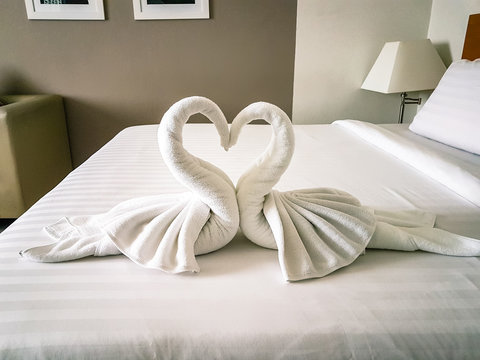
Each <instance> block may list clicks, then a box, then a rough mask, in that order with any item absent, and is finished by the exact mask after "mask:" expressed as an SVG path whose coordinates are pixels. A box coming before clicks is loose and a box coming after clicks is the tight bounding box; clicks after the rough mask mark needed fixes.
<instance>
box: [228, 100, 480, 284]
mask: <svg viewBox="0 0 480 360" xmlns="http://www.w3.org/2000/svg"><path fill="white" fill-rule="evenodd" d="M256 119H263V120H265V121H267V122H268V123H270V124H271V125H272V129H273V135H272V138H271V141H270V143H269V145H268V146H267V149H266V150H265V152H264V153H263V154H262V155H261V156H260V157H259V158H258V159H257V160H256V161H255V162H254V163H253V164H252V165H251V166H250V167H249V169H248V170H247V171H246V172H245V173H244V174H243V175H242V177H241V178H240V180H239V181H238V184H237V199H238V205H239V210H240V227H241V229H242V231H243V233H244V234H245V235H246V236H247V237H248V238H249V239H250V240H251V241H252V242H254V243H256V244H258V245H260V246H264V247H267V248H271V249H278V256H279V262H280V268H281V270H282V273H283V276H284V278H285V279H286V280H289V281H295V280H302V279H308V278H313V277H321V276H325V275H327V274H329V273H331V272H332V271H335V270H336V269H339V268H341V267H343V266H346V265H349V264H350V263H352V262H353V261H354V260H355V259H356V258H357V257H358V256H359V255H360V254H361V253H362V252H363V251H364V250H365V248H366V247H367V245H368V247H372V248H382V249H394V250H405V251H413V250H424V251H430V252H436V253H440V254H446V255H460V256H479V255H480V241H478V240H475V239H470V238H465V237H462V236H459V235H455V234H450V233H448V232H446V231H443V230H440V229H433V225H434V222H435V216H434V215H433V214H428V213H424V212H422V211H413V212H412V211H410V212H399V213H395V212H386V211H377V210H372V209H369V208H366V207H363V206H362V205H361V204H360V202H359V201H358V200H357V199H355V198H354V197H353V196H351V195H349V194H347V193H345V192H343V191H340V190H335V189H327V188H316V189H305V190H294V191H288V192H283V193H281V192H278V191H275V190H272V188H273V186H274V185H275V184H276V183H277V182H278V180H279V179H280V177H281V176H282V174H283V173H284V171H285V170H286V169H287V167H288V165H289V163H290V160H291V157H292V155H293V150H294V143H295V142H294V133H293V129H292V125H291V122H290V119H289V118H288V116H287V115H286V114H285V113H284V112H283V111H282V110H281V109H279V108H278V107H276V106H274V105H271V104H267V103H262V102H260V103H255V104H251V105H249V106H248V107H246V108H245V109H244V110H242V111H241V112H240V113H239V114H238V115H237V117H236V118H235V119H234V121H233V122H232V126H231V129H230V144H229V146H233V145H234V144H235V143H236V141H237V139H238V136H239V134H240V131H241V129H242V127H243V126H244V125H245V124H247V123H249V122H250V121H252V120H256ZM326 171H328V170H327V169H326Z"/></svg>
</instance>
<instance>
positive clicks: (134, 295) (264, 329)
mask: <svg viewBox="0 0 480 360" xmlns="http://www.w3.org/2000/svg"><path fill="white" fill-rule="evenodd" d="M157 128H158V126H157V125H144V126H135V127H131V128H127V129H125V130H123V131H121V132H120V133H119V134H118V135H117V136H116V137H115V138H113V139H112V140H111V141H110V142H109V143H108V144H106V145H105V146H104V147H103V148H102V149H100V150H99V151H98V152H97V153H95V154H94V155H93V156H92V157H91V158H90V159H88V160H87V161H86V162H85V163H84V164H82V165H81V166H80V167H78V168H77V169H75V170H74V171H73V172H72V173H70V174H69V175H68V176H67V177H66V178H65V179H64V180H63V181H62V182H61V183H60V184H59V185H58V186H57V187H55V188H54V189H53V190H52V191H51V192H49V193H48V194H47V195H46V196H44V197H43V198H42V199H40V200H39V201H38V202H37V203H36V204H35V205H33V206H32V207H31V208H30V209H29V210H28V211H27V212H26V213H25V214H24V215H22V216H21V217H20V218H19V219H18V220H17V221H15V222H14V223H13V224H12V225H11V226H10V227H9V228H8V229H6V230H5V231H4V232H3V233H2V234H1V235H0V249H1V250H0V272H1V276H0V314H1V316H0V331H1V334H0V358H2V359H3V358H5V359H25V358H38V359H42V358H44V359H53V358H59V359H60V358H61V359H67V358H83V359H87V358H91V359H123V358H125V359H133V358H138V359H143V358H148V359H157V358H162V359H209V358H211V359H229V358H242V359H289V358H301V359H349V358H354V359H370V358H388V359H412V358H413V359H476V358H478V354H480V341H479V340H480V258H478V257H452V256H441V255H437V254H431V253H426V252H398V251H386V250H371V249H367V251H366V253H365V255H362V256H360V257H359V258H358V259H357V260H356V261H355V262H354V263H353V264H351V265H349V266H347V267H344V268H342V269H340V270H337V271H335V272H334V273H332V274H330V275H328V276H326V277H323V278H320V279H312V280H306V281H300V282H285V281H284V280H283V278H282V276H281V273H280V270H279V264H278V258H277V254H276V251H274V250H269V249H265V248H261V247H259V246H256V245H254V244H252V243H251V242H249V241H248V240H247V239H246V238H245V237H244V236H243V235H242V234H241V233H238V234H237V235H236V236H235V238H234V239H233V240H232V241H231V242H230V243H229V244H228V245H226V246H225V247H224V248H222V249H220V250H219V251H216V252H213V253H210V254H207V255H202V256H198V257H197V260H198V263H199V265H200V268H201V271H200V273H198V274H189V273H185V274H179V275H169V274H165V273H162V272H159V271H157V270H152V269H146V268H143V267H140V266H138V265H137V264H135V263H134V262H132V261H130V260H129V259H128V258H126V257H125V256H110V257H104V258H94V257H88V258H85V259H81V260H77V261H72V262H64V263H55V264H46V263H35V262H29V261H25V260H22V259H21V258H20V257H19V256H18V252H19V251H20V250H22V249H25V248H27V247H31V246H37V245H42V244H46V243H49V242H51V240H50V239H49V238H48V236H47V235H46V234H45V233H44V232H42V228H43V227H44V226H46V225H48V224H51V223H53V222H55V221H56V220H58V219H59V218H61V217H62V216H65V215H68V216H73V215H88V214H95V213H101V212H105V211H107V210H109V209H110V208H112V207H113V206H115V205H116V204H117V203H119V202H121V201H123V200H127V199H129V198H133V197H139V196H149V195H152V194H171V193H177V192H183V191H185V188H183V187H182V186H181V185H179V184H178V183H177V181H175V179H174V178H173V177H172V175H171V174H170V172H169V171H168V169H167V168H166V166H165V165H164V163H163V161H162V159H161V156H160V153H159V151H158V145H157V137H156V132H157ZM294 129H295V137H296V143H297V145H296V148H295V154H294V157H293V160H292V163H291V165H290V166H289V168H288V170H287V172H286V173H285V174H284V176H283V177H282V178H281V180H280V182H279V184H278V186H277V188H278V189H280V190H290V189H294V188H308V187H318V186H324V187H333V188H338V189H341V190H344V191H347V192H349V193H351V194H353V195H354V196H356V197H357V198H358V199H359V200H360V201H361V202H362V204H364V205H366V206H372V207H375V208H380V209H385V210H413V209H422V210H425V211H428V212H433V213H435V214H437V219H436V227H439V228H442V229H445V230H448V231H451V232H455V233H458V234H460V235H464V236H469V237H474V238H478V239H480V207H479V206H478V204H477V205H476V204H475V199H473V200H472V199H467V198H466V197H465V196H461V195H459V194H458V191H454V190H452V189H449V188H448V187H447V186H445V185H444V184H442V183H441V182H439V181H438V180H436V179H434V178H432V175H431V174H426V173H425V172H424V171H423V169H417V168H415V167H414V166H412V165H411V164H408V163H406V162H405V161H404V160H402V159H400V158H399V154H398V153H396V152H393V153H392V152H388V151H385V150H383V149H380V148H379V147H378V144H377V145H375V144H372V143H369V142H367V141H366V140H365V139H364V138H362V137H361V136H358V135H356V134H355V133H354V132H352V131H351V130H349V129H348V128H347V127H344V126H342V124H341V123H340V124H339V123H336V124H333V125H296V126H294ZM381 129H383V130H387V131H388V132H389V133H393V134H394V135H395V136H396V137H398V138H401V139H406V141H408V142H409V143H410V144H414V145H415V147H418V148H419V149H421V150H422V151H427V152H435V153H437V154H439V156H440V158H441V159H448V161H449V163H451V164H452V166H454V167H455V168H461V169H463V170H465V171H466V172H468V173H469V174H470V175H471V176H472V178H473V179H475V178H476V179H477V181H478V179H480V156H479V155H476V154H474V153H471V152H467V151H464V150H461V149H458V148H455V147H451V146H448V145H444V144H442V143H440V142H438V141H434V140H431V139H429V138H427V137H424V136H420V135H417V134H416V133H414V132H412V131H410V130H409V129H408V124H406V125H383V126H381ZM270 133H271V128H270V127H269V126H267V125H249V126H247V127H246V128H245V129H244V132H243V134H242V136H241V138H240V140H239V143H238V144H237V146H236V147H234V148H232V149H231V150H230V151H229V152H228V153H226V152H223V151H219V149H218V145H217V143H218V136H217V135H216V133H215V130H214V128H213V126H211V125H209V124H188V125H187V126H186V127H185V129H184V138H185V147H186V148H187V149H188V150H189V151H191V152H192V153H194V154H196V155H197V156H199V157H201V158H202V159H205V160H207V161H210V162H212V163H214V164H215V165H217V166H218V167H220V168H222V169H223V170H224V171H225V172H226V173H227V174H228V175H229V176H230V177H231V179H232V180H233V182H234V183H235V182H236V181H237V180H238V178H239V177H240V176H241V174H242V172H243V171H244V170H245V169H246V168H247V166H248V165H249V163H250V162H251V160H252V158H253V157H254V156H256V155H257V154H260V153H261V152H262V151H263V149H264V148H265V147H266V145H267V143H268V140H269V137H270Z"/></svg>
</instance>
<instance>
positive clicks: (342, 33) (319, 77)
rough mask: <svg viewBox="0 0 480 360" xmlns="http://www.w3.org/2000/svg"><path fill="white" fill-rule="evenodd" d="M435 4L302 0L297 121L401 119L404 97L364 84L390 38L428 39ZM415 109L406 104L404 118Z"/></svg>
mask: <svg viewBox="0 0 480 360" xmlns="http://www.w3.org/2000/svg"><path fill="white" fill-rule="evenodd" d="M446 1H448V0H446ZM450 1H451V2H455V1H454V0H450ZM431 5H432V0H401V1H399V0H362V1H357V0H335V1H332V0H298V7H297V40H296V55H295V56H296V57H295V79H294V94H293V122H294V123H330V122H332V121H334V120H337V119H345V118H353V119H359V120H365V121H370V122H374V123H391V122H396V121H397V117H398V108H399V102H400V95H399V94H392V95H385V94H380V93H375V92H371V91H366V90H361V89H360V86H361V85H362V83H363V80H364V79H365V77H366V76H367V74H368V71H369V70H370V68H371V66H372V65H373V63H374V62H375V59H376V57H377V55H378V54H379V53H380V50H381V48H382V47H383V44H384V43H385V42H386V41H396V40H409V39H418V38H426V36H427V32H428V24H429V19H430V10H431ZM411 95H414V94H411ZM415 111H416V107H415V106H407V108H406V113H405V120H406V121H410V119H411V118H412V117H413V115H414V113H415Z"/></svg>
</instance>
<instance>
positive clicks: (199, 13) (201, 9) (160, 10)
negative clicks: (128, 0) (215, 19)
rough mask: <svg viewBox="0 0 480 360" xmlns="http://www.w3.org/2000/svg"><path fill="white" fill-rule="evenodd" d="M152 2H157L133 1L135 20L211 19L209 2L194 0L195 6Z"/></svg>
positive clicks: (149, 0) (148, 0) (206, 0)
mask: <svg viewBox="0 0 480 360" xmlns="http://www.w3.org/2000/svg"><path fill="white" fill-rule="evenodd" d="M191 1H193V0H191ZM150 2H156V1H155V0H133V15H134V18H135V20H167V19H209V18H210V10H209V3H208V0H194V4H151V3H150ZM158 2H160V1H158ZM149 3H150V4H149Z"/></svg>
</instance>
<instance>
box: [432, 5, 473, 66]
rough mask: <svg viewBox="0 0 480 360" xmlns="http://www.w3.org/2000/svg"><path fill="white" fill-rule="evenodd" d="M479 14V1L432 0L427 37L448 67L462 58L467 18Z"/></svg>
mask: <svg viewBox="0 0 480 360" xmlns="http://www.w3.org/2000/svg"><path fill="white" fill-rule="evenodd" d="M478 13H480V0H433V3H432V15H431V17H430V26H429V29H428V37H429V38H430V39H431V40H432V42H433V44H434V45H435V47H436V48H437V50H438V52H439V54H440V56H441V57H442V59H443V61H444V62H445V64H446V65H447V66H448V65H450V64H451V62H452V61H455V60H459V59H461V58H462V51H463V41H464V39H465V32H466V30H467V23H468V17H469V15H471V14H478Z"/></svg>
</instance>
